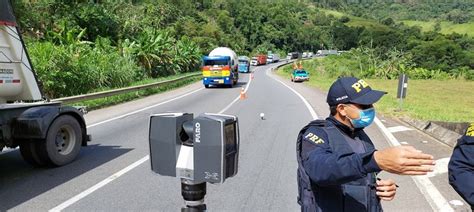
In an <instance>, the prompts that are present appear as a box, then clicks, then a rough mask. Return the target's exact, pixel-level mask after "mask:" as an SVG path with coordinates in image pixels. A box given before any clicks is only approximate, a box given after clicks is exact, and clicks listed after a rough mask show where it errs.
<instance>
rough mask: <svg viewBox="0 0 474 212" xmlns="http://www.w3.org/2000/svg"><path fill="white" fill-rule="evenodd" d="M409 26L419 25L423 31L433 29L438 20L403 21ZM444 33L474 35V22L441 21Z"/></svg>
mask: <svg viewBox="0 0 474 212" xmlns="http://www.w3.org/2000/svg"><path fill="white" fill-rule="evenodd" d="M402 22H403V23H404V24H405V25H407V26H419V27H420V28H421V30H422V31H423V32H427V31H432V30H433V29H434V26H435V24H436V22H434V21H413V20H405V21H402ZM440 27H441V31H440V33H442V34H451V33H453V32H456V33H459V34H467V35H468V36H471V37H474V22H469V23H464V24H454V23H452V22H448V21H442V22H440Z"/></svg>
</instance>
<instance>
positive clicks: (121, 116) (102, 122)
mask: <svg viewBox="0 0 474 212" xmlns="http://www.w3.org/2000/svg"><path fill="white" fill-rule="evenodd" d="M203 89H204V88H199V89H197V90H195V91H192V92H189V93H186V94H183V95H181V96H177V97H175V98H172V99H170V100H167V101H164V102H160V103H158V104H155V105H151V106H148V107H144V108H142V109H140V110H136V111H133V112H130V113H126V114H123V115H120V116H117V117H114V118H111V119H107V120H104V121H101V122H98V123H95V124H90V125H89V126H87V128H91V127H95V126H98V125H101V124H105V123H107V122H111V121H114V120H117V119H121V118H123V117H127V116H129V115H133V114H136V113H139V112H142V111H145V110H148V109H151V108H154V107H158V106H160V105H163V104H166V103H169V102H172V101H175V100H178V99H181V98H183V97H186V96H189V95H191V94H193V93H196V92H198V91H201V90H203Z"/></svg>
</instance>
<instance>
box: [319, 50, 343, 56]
mask: <svg viewBox="0 0 474 212" xmlns="http://www.w3.org/2000/svg"><path fill="white" fill-rule="evenodd" d="M328 55H339V53H338V51H337V50H318V51H317V52H316V56H318V57H324V56H328Z"/></svg>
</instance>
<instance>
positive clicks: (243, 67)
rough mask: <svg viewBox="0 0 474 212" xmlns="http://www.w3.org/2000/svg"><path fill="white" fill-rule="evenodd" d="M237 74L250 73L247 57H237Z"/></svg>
mask: <svg viewBox="0 0 474 212" xmlns="http://www.w3.org/2000/svg"><path fill="white" fill-rule="evenodd" d="M238 69H239V72H240V73H249V72H250V59H249V58H248V57H247V56H240V57H239V67H238Z"/></svg>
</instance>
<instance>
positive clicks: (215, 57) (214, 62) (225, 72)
mask: <svg viewBox="0 0 474 212" xmlns="http://www.w3.org/2000/svg"><path fill="white" fill-rule="evenodd" d="M202 76H203V80H202V81H203V84H204V87H206V88H209V87H210V86H211V85H215V86H220V85H222V86H225V87H233V86H234V85H236V84H237V82H238V80H239V71H238V58H237V54H235V52H234V51H233V50H232V49H230V48H227V47H217V48H215V49H213V50H212V51H211V52H210V53H209V55H208V56H204V57H203V58H202Z"/></svg>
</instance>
